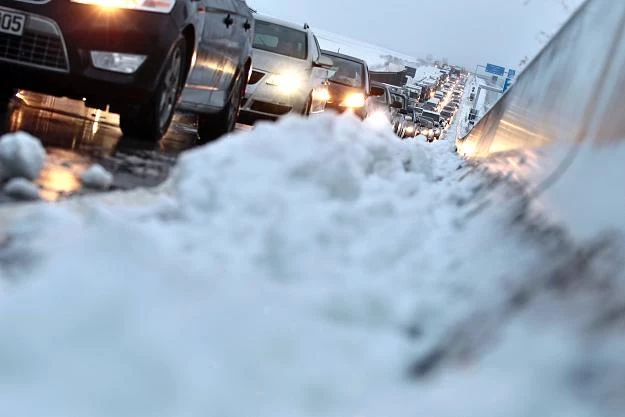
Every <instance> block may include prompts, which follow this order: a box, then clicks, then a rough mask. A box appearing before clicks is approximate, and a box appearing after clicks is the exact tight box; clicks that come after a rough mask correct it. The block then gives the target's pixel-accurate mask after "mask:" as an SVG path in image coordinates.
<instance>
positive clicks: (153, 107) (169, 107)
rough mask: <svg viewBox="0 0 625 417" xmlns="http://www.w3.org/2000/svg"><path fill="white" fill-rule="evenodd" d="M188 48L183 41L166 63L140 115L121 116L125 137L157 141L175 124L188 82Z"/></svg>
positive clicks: (178, 43)
mask: <svg viewBox="0 0 625 417" xmlns="http://www.w3.org/2000/svg"><path fill="white" fill-rule="evenodd" d="M185 62H186V47H185V43H184V40H183V39H182V38H179V39H178V41H177V42H176V44H175V45H174V48H173V49H172V52H171V54H170V55H169V58H168V60H167V63H166V64H165V67H164V70H163V75H162V78H161V80H160V81H159V83H158V87H157V88H156V91H155V92H154V95H153V96H152V98H151V99H150V100H149V101H148V103H147V104H146V105H145V106H143V107H142V108H141V109H140V110H139V112H138V113H136V114H132V113H121V114H120V115H119V125H120V128H121V130H122V132H123V134H124V136H130V137H134V138H137V139H143V140H146V141H153V142H156V141H158V140H159V139H161V138H162V137H163V136H164V135H165V133H167V129H169V126H170V125H171V121H172V119H173V117H174V113H175V110H176V104H177V103H178V98H179V97H180V93H181V92H182V87H183V85H184V80H185V74H184V69H185V65H186V64H185Z"/></svg>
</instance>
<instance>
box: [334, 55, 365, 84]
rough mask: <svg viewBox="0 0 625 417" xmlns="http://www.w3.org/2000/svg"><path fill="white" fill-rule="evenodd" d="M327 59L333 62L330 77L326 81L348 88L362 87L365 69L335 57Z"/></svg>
mask: <svg viewBox="0 0 625 417" xmlns="http://www.w3.org/2000/svg"><path fill="white" fill-rule="evenodd" d="M329 58H330V59H331V60H332V62H334V65H333V66H332V69H331V70H330V74H332V75H331V77H330V78H329V79H328V80H329V81H330V82H333V83H337V84H342V85H347V86H349V87H362V86H363V85H364V78H365V77H364V72H365V68H364V66H363V65H362V64H361V63H359V62H355V61H351V60H349V59H344V58H340V57H337V56H329Z"/></svg>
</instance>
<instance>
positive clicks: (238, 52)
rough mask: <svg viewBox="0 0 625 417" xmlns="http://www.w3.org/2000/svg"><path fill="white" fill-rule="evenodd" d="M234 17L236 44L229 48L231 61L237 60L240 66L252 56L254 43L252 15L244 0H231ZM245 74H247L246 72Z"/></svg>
mask: <svg viewBox="0 0 625 417" xmlns="http://www.w3.org/2000/svg"><path fill="white" fill-rule="evenodd" d="M232 2H233V5H234V11H235V13H236V16H235V19H236V22H235V26H236V27H235V29H236V30H235V33H234V36H235V38H236V44H234V45H233V48H232V49H231V50H230V53H231V59H232V61H233V62H238V63H239V65H240V66H241V67H242V66H243V65H245V61H246V60H247V59H248V58H249V57H251V56H252V44H253V43H254V16H253V15H252V12H251V10H250V8H249V7H248V6H247V3H246V2H245V0H232ZM246 75H247V74H246Z"/></svg>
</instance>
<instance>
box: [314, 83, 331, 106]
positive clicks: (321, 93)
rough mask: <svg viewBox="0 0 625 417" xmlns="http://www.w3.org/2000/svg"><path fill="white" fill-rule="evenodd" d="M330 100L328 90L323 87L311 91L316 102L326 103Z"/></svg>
mask: <svg viewBox="0 0 625 417" xmlns="http://www.w3.org/2000/svg"><path fill="white" fill-rule="evenodd" d="M330 98H331V96H330V91H328V88H327V87H325V86H322V87H318V88H315V89H314V90H313V99H315V100H317V101H322V102H324V103H327V102H328V101H330Z"/></svg>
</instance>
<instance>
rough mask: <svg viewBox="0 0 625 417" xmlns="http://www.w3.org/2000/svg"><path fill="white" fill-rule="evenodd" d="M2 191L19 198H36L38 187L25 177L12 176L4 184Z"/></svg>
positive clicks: (37, 196)
mask: <svg viewBox="0 0 625 417" xmlns="http://www.w3.org/2000/svg"><path fill="white" fill-rule="evenodd" d="M4 192H5V193H6V194H7V195H9V196H10V197H13V198H16V199H19V200H38V199H39V187H37V185H36V184H33V183H32V182H30V181H29V180H27V179H25V178H12V179H10V180H9V182H8V183H7V184H6V185H5V186H4Z"/></svg>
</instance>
